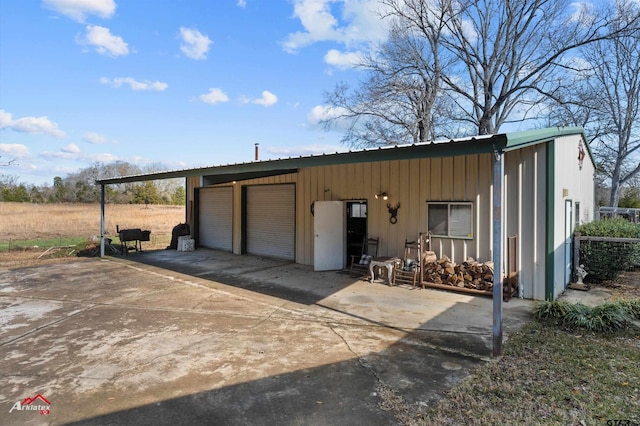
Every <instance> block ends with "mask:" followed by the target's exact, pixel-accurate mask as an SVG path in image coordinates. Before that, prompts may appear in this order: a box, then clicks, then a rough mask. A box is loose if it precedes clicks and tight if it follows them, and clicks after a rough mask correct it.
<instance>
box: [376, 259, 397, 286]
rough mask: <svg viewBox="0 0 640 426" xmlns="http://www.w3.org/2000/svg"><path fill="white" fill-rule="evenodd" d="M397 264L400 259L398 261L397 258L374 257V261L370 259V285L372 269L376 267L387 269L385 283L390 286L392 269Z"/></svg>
mask: <svg viewBox="0 0 640 426" xmlns="http://www.w3.org/2000/svg"><path fill="white" fill-rule="evenodd" d="M398 262H400V259H398V258H397V257H376V258H374V259H371V261H370V262H369V274H370V275H371V283H372V284H373V278H374V276H375V275H374V274H373V267H374V266H378V267H383V268H387V282H388V283H389V285H391V276H392V274H393V267H394V266H395V265H396V263H398Z"/></svg>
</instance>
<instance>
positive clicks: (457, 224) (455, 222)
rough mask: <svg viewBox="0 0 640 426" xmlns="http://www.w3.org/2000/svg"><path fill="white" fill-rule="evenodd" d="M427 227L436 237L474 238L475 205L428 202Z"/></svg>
mask: <svg viewBox="0 0 640 426" xmlns="http://www.w3.org/2000/svg"><path fill="white" fill-rule="evenodd" d="M427 225H428V227H429V231H431V235H433V236H434V237H447V238H473V203H469V202H429V201H428V202H427Z"/></svg>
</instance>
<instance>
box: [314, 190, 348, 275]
mask: <svg viewBox="0 0 640 426" xmlns="http://www.w3.org/2000/svg"><path fill="white" fill-rule="evenodd" d="M345 223H346V220H345V207H344V202H342V201H316V202H315V205H314V216H313V233H314V238H313V269H314V270H315V271H332V270H337V269H342V268H344V259H345V252H344V250H345V244H346V235H345V227H346V225H345Z"/></svg>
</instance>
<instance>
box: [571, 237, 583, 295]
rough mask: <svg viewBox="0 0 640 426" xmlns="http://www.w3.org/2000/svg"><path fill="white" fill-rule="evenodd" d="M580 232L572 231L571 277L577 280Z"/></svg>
mask: <svg viewBox="0 0 640 426" xmlns="http://www.w3.org/2000/svg"><path fill="white" fill-rule="evenodd" d="M580 235H581V234H580V232H577V231H576V232H574V233H573V268H572V269H573V271H572V272H573V274H572V277H571V279H572V280H573V282H574V283H575V282H578V266H580Z"/></svg>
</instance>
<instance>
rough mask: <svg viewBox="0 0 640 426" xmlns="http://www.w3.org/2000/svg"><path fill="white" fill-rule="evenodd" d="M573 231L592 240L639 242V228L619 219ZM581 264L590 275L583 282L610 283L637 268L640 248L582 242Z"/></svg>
mask: <svg viewBox="0 0 640 426" xmlns="http://www.w3.org/2000/svg"><path fill="white" fill-rule="evenodd" d="M576 231H577V232H580V233H581V234H582V235H584V236H592V237H611V238H640V225H637V224H634V223H632V222H629V221H627V220H625V219H621V218H618V219H605V220H599V221H594V222H590V223H586V224H584V225H580V226H578V227H577V228H576ZM580 263H581V264H584V265H585V269H586V270H587V272H588V273H589V275H587V277H586V281H589V282H602V281H605V280H613V279H615V278H616V277H617V276H618V275H619V274H620V273H621V272H623V271H626V270H628V269H631V268H633V267H634V266H636V265H640V244H639V243H622V242H602V241H584V242H582V243H581V244H580Z"/></svg>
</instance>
